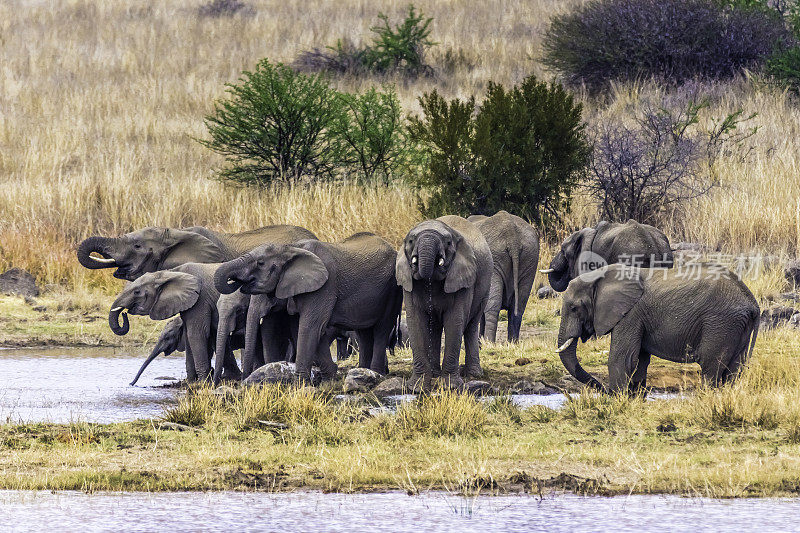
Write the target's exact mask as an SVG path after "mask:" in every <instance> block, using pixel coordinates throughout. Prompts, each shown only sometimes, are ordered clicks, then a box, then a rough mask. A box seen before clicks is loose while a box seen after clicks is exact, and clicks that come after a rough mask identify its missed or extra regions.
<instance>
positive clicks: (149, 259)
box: [78, 227, 228, 281]
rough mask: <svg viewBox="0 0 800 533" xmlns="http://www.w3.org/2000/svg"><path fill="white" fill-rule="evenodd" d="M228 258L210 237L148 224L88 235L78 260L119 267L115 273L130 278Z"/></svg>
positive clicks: (86, 265) (93, 265) (79, 248)
mask: <svg viewBox="0 0 800 533" xmlns="http://www.w3.org/2000/svg"><path fill="white" fill-rule="evenodd" d="M93 254H96V255H93ZM226 259H228V258H227V257H225V256H224V252H223V250H222V249H221V248H220V247H219V246H218V245H217V244H215V243H214V242H213V241H211V240H210V239H208V238H207V237H205V236H203V235H200V234H199V233H197V232H194V231H186V230H180V229H171V228H157V227H149V228H144V229H140V230H138V231H134V232H132V233H127V234H125V235H122V236H121V237H98V236H95V237H89V238H88V239H86V240H84V241H83V242H81V244H80V245H79V246H78V261H80V263H81V264H82V265H83V266H85V267H86V268H91V269H98V268H112V267H116V269H117V270H116V271H115V272H114V277H116V278H119V279H125V280H128V281H133V280H135V279H137V278H138V277H139V276H141V275H142V274H145V273H147V272H156V271H158V270H167V269H170V268H174V267H176V266H179V265H182V264H184V263H189V262H194V263H219V262H222V261H225V260H226Z"/></svg>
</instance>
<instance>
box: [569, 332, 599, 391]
mask: <svg viewBox="0 0 800 533" xmlns="http://www.w3.org/2000/svg"><path fill="white" fill-rule="evenodd" d="M558 346H559V350H560V351H559V354H558V355H559V356H560V357H561V363H562V364H563V365H564V368H566V369H567V371H568V372H569V373H570V374H571V375H572V377H574V378H575V379H577V380H578V381H580V382H581V383H583V384H584V385H589V386H590V387H592V388H594V389H597V390H599V391H601V392H605V390H606V389H605V387H603V385H602V383H600V382H599V381H597V379H596V378H595V377H594V376H592V375H591V374H590V373H588V372H587V371H586V370H584V369H583V367H582V366H581V364H580V362H578V337H570V336H569V335H568V334H567V333H566V327H565V326H564V321H563V319H562V322H561V328H560V330H559V332H558Z"/></svg>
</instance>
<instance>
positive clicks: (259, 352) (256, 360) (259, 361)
mask: <svg viewBox="0 0 800 533" xmlns="http://www.w3.org/2000/svg"><path fill="white" fill-rule="evenodd" d="M265 364H267V362H266V361H265V360H264V341H262V340H261V335H260V334H259V335H256V351H255V353H254V354H253V365H254V367H255V368H259V367H262V366H264V365H265ZM242 365H244V363H242Z"/></svg>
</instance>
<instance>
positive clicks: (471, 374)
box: [464, 365, 484, 380]
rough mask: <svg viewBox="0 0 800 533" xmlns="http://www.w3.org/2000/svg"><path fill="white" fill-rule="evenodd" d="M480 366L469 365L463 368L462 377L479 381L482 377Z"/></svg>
mask: <svg viewBox="0 0 800 533" xmlns="http://www.w3.org/2000/svg"><path fill="white" fill-rule="evenodd" d="M483 375H484V374H483V369H482V368H481V365H470V366H468V367H465V368H464V377H465V378H467V379H468V380H469V379H481V378H482V377H483Z"/></svg>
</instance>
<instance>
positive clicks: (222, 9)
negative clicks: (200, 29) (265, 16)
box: [197, 0, 256, 18]
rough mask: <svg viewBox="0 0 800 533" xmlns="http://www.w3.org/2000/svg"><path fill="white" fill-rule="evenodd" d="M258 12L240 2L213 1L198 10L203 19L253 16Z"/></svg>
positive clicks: (238, 0)
mask: <svg viewBox="0 0 800 533" xmlns="http://www.w3.org/2000/svg"><path fill="white" fill-rule="evenodd" d="M255 13H256V10H255V9H254V8H253V6H250V5H247V4H246V3H244V2H241V1H240V0H212V1H211V2H209V3H208V4H205V5H202V6H200V7H199V8H198V9H197V14H198V15H200V16H201V17H215V18H216V17H232V16H234V15H236V14H239V15H246V16H252V15H255Z"/></svg>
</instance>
